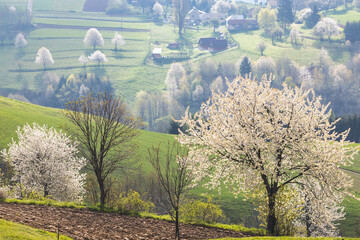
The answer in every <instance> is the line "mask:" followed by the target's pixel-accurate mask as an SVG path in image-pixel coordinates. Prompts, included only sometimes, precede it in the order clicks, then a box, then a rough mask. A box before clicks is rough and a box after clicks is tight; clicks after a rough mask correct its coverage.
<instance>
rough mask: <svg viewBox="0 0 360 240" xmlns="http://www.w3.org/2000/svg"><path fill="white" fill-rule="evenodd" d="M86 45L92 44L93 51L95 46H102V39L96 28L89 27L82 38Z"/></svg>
mask: <svg viewBox="0 0 360 240" xmlns="http://www.w3.org/2000/svg"><path fill="white" fill-rule="evenodd" d="M84 43H85V45H86V46H93V47H94V51H95V48H96V47H97V46H104V39H103V37H102V35H101V33H100V32H99V31H98V30H97V29H96V28H90V29H89V30H88V31H87V33H86V35H85V38H84Z"/></svg>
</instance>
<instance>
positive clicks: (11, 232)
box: [0, 219, 71, 240]
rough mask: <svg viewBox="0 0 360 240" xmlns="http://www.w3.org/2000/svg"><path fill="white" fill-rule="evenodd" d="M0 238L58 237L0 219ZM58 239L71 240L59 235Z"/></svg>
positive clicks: (47, 239) (37, 239) (38, 239)
mask: <svg viewBox="0 0 360 240" xmlns="http://www.w3.org/2000/svg"><path fill="white" fill-rule="evenodd" d="M0 239H3V240H11V239H14V240H15V239H18V240H55V239H58V238H57V236H56V234H55V233H50V232H46V231H42V230H39V229H35V228H31V227H28V226H25V225H22V224H18V223H13V222H9V221H5V220H3V219H0ZM60 240H71V238H69V237H66V236H62V235H60Z"/></svg>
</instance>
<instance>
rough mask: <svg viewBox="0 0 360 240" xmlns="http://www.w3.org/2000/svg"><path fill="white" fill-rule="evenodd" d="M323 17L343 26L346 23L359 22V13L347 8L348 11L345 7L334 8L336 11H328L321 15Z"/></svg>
mask: <svg viewBox="0 0 360 240" xmlns="http://www.w3.org/2000/svg"><path fill="white" fill-rule="evenodd" d="M323 15H324V16H326V17H330V18H334V19H336V20H337V21H338V22H339V23H341V24H343V25H345V24H346V22H352V21H359V20H360V11H359V9H357V8H355V7H349V8H348V9H346V8H345V6H341V7H338V8H336V11H335V12H334V11H333V10H329V11H327V12H325V13H323Z"/></svg>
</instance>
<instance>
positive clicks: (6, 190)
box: [0, 187, 9, 200]
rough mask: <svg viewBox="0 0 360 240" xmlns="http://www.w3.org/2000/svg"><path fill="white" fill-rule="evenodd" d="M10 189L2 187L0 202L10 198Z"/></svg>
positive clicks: (0, 188) (0, 189)
mask: <svg viewBox="0 0 360 240" xmlns="http://www.w3.org/2000/svg"><path fill="white" fill-rule="evenodd" d="M8 192H9V189H8V188H7V187H0V200H4V199H6V198H7V197H8Z"/></svg>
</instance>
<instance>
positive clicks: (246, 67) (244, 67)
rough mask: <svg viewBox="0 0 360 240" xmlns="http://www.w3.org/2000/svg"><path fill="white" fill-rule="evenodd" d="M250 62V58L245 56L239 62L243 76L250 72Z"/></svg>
mask: <svg viewBox="0 0 360 240" xmlns="http://www.w3.org/2000/svg"><path fill="white" fill-rule="evenodd" d="M251 70H252V69H251V63H250V59H249V58H248V57H247V56H245V57H244V58H243V60H242V61H241V64H240V74H241V76H242V77H245V76H246V75H249V74H250V73H251Z"/></svg>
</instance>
